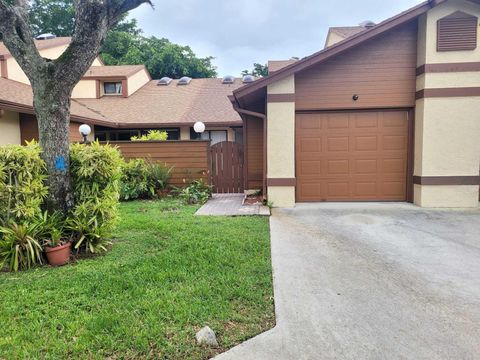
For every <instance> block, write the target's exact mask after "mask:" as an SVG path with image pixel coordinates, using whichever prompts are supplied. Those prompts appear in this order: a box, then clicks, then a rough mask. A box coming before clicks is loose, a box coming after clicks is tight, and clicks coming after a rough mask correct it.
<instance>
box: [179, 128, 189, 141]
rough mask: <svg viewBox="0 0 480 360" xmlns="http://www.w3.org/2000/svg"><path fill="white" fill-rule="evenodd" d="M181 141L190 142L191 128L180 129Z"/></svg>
mask: <svg viewBox="0 0 480 360" xmlns="http://www.w3.org/2000/svg"><path fill="white" fill-rule="evenodd" d="M180 140H190V126H182V127H181V128H180Z"/></svg>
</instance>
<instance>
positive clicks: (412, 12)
mask: <svg viewBox="0 0 480 360" xmlns="http://www.w3.org/2000/svg"><path fill="white" fill-rule="evenodd" d="M443 1H445V0H437V1H430V0H429V1H426V2H423V3H421V4H419V5H417V6H415V7H413V8H411V9H409V10H407V11H404V12H402V13H400V14H398V15H396V16H393V17H391V18H389V19H387V20H385V21H383V22H381V23H379V24H377V25H375V26H372V27H371V28H368V29H366V30H365V31H362V32H360V33H357V34H355V35H353V36H351V37H349V38H346V39H345V40H343V41H340V42H338V43H336V44H333V45H332V46H330V47H328V48H325V49H323V50H320V51H318V52H316V53H314V54H312V55H310V56H307V57H305V58H303V59H301V60H299V61H297V62H296V63H294V64H291V65H288V66H286V67H284V68H282V69H280V70H278V71H276V72H274V73H273V74H271V75H269V76H267V77H264V78H261V79H258V80H257V81H255V82H253V83H251V84H248V85H245V86H243V87H241V88H240V89H238V90H235V91H234V92H233V94H234V96H235V98H237V99H239V98H242V97H244V96H246V95H248V94H251V93H253V92H255V91H257V90H260V89H262V88H264V87H266V86H268V85H270V84H272V83H275V82H277V81H279V80H281V79H283V78H285V77H287V76H290V75H292V74H295V73H296V72H299V71H302V70H304V69H307V68H309V67H311V66H313V65H316V64H318V63H321V62H323V61H326V60H328V59H330V58H332V57H334V56H337V55H339V54H341V53H343V52H344V51H346V50H349V49H352V48H354V47H356V46H358V45H361V44H362V43H364V42H366V41H368V40H371V39H374V38H376V37H377V36H379V35H382V34H384V33H385V32H387V31H390V30H392V29H394V28H396V27H398V26H400V25H403V24H405V23H407V22H409V21H412V20H414V19H416V18H417V17H418V16H420V15H422V14H424V13H426V12H427V11H428V10H430V9H431V8H432V7H433V6H436V5H437V4H439V3H440V2H443Z"/></svg>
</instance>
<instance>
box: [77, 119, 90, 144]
mask: <svg viewBox="0 0 480 360" xmlns="http://www.w3.org/2000/svg"><path fill="white" fill-rule="evenodd" d="M78 132H79V133H80V135H82V136H83V141H82V144H86V143H87V136H88V135H90V133H91V132H92V128H91V127H90V126H89V125H87V124H82V125H80V127H79V128H78Z"/></svg>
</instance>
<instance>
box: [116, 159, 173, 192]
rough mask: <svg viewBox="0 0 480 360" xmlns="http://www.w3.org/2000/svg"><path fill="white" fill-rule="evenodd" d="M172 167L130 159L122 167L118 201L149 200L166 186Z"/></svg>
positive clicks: (149, 161)
mask: <svg viewBox="0 0 480 360" xmlns="http://www.w3.org/2000/svg"><path fill="white" fill-rule="evenodd" d="M171 172H172V167H169V166H167V165H166V164H161V163H156V162H153V161H151V160H144V159H132V160H129V161H127V162H125V164H124V165H123V166H122V178H121V182H120V199H121V200H134V199H151V198H155V197H156V196H157V190H164V189H165V188H166V187H167V186H168V181H169V180H170V176H171Z"/></svg>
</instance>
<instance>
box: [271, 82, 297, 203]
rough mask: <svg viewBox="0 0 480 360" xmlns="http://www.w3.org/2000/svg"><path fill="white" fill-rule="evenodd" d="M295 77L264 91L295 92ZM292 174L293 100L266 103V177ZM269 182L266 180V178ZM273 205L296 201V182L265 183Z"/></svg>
mask: <svg viewBox="0 0 480 360" xmlns="http://www.w3.org/2000/svg"><path fill="white" fill-rule="evenodd" d="M294 93H295V78H294V76H293V75H292V76H290V77H287V78H285V79H282V80H280V81H278V82H277V83H274V84H272V85H269V86H268V88H267V94H268V95H271V94H294ZM294 178H295V102H294V101H292V102H268V103H267V179H294ZM267 183H268V180H267ZM267 196H268V199H269V201H271V202H273V205H274V206H279V207H291V206H294V205H295V186H271V185H269V186H268V187H267Z"/></svg>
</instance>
